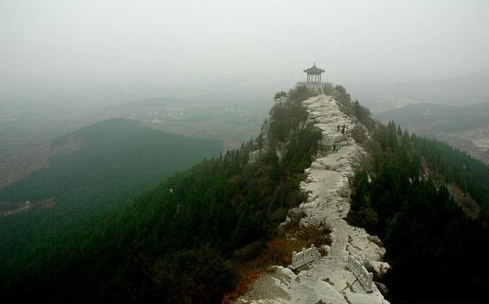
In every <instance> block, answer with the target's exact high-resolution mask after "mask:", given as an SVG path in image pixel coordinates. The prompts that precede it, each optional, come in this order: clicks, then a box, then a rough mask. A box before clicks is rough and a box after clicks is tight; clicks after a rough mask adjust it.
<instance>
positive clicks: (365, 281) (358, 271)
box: [347, 254, 373, 292]
mask: <svg viewBox="0 0 489 304" xmlns="http://www.w3.org/2000/svg"><path fill="white" fill-rule="evenodd" d="M347 267H348V269H350V270H351V272H353V274H354V275H355V276H356V277H357V279H358V281H359V282H360V285H362V287H363V289H364V290H365V291H366V292H372V291H373V289H372V284H373V274H372V273H371V272H368V271H367V269H366V268H365V267H364V266H363V265H362V264H361V263H360V262H359V261H358V260H357V259H355V257H353V255H351V254H350V255H348V264H347Z"/></svg>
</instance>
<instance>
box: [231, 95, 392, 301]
mask: <svg viewBox="0 0 489 304" xmlns="http://www.w3.org/2000/svg"><path fill="white" fill-rule="evenodd" d="M303 105H304V106H305V107H306V109H307V111H308V114H309V115H308V121H309V122H312V123H313V124H314V125H315V126H316V127H317V128H319V129H320V130H321V132H322V139H321V142H320V146H321V149H320V150H321V151H320V152H319V155H318V157H317V159H316V160H315V161H314V162H313V163H312V164H311V166H310V167H309V168H308V169H306V170H305V173H306V174H307V178H306V180H305V181H303V182H302V183H301V189H302V191H303V192H304V193H305V194H307V200H306V202H305V203H303V204H301V205H300V206H299V207H297V208H294V209H292V210H290V212H289V217H288V218H287V220H286V222H287V221H290V220H291V217H293V215H294V214H301V216H302V218H301V219H300V224H301V225H304V226H311V225H312V226H320V225H324V226H327V227H329V228H330V229H331V231H332V232H331V238H332V244H331V248H330V250H329V254H328V255H326V256H323V257H322V258H321V260H319V261H316V262H314V263H313V264H312V265H311V266H310V267H309V268H308V269H303V270H301V271H300V272H298V273H294V272H293V271H292V270H290V269H289V268H285V267H282V266H275V267H274V268H275V271H273V272H270V273H265V274H262V275H261V276H260V277H259V278H258V279H257V281H256V282H255V283H253V284H252V286H251V288H250V290H249V291H248V292H247V293H246V294H244V295H243V296H241V297H240V298H239V299H238V300H237V301H236V303H250V304H251V303H256V304H258V303H263V304H268V303H269V304H279V303H305V304H306V303H307V304H316V303H335V304H336V303H341V304H343V303H344V304H347V303H349V304H361V303H369V304H374V303H388V302H387V301H386V300H385V299H384V297H383V295H382V294H381V292H380V291H379V289H378V288H377V286H375V284H374V286H373V292H371V293H366V292H365V291H364V289H363V288H362V286H361V285H360V283H359V281H358V280H357V279H356V277H355V275H354V274H353V273H352V272H351V271H350V270H349V269H347V268H346V264H347V259H348V255H349V254H352V255H353V256H354V257H355V258H356V259H357V260H360V261H362V262H363V264H364V266H365V267H366V268H367V269H368V270H369V271H372V272H374V275H377V276H378V275H382V274H384V273H385V272H386V271H387V269H388V268H389V265H388V264H387V263H385V262H382V257H383V255H384V253H385V249H384V248H383V247H382V246H381V242H380V240H379V239H378V238H377V237H375V236H370V235H369V234H368V233H367V232H366V231H365V230H364V229H363V228H358V227H353V226H351V225H349V224H348V223H347V222H346V221H345V218H346V216H347V214H348V211H349V208H350V203H349V197H350V186H349V178H351V177H353V174H354V168H355V166H356V165H357V164H358V162H359V161H360V160H361V159H362V157H364V156H365V155H366V152H365V151H364V150H363V148H362V147H361V146H360V145H358V144H357V143H356V142H355V140H353V138H351V137H350V136H349V134H351V131H352V129H353V128H354V127H355V125H356V124H357V122H356V120H355V119H353V118H351V117H349V116H347V115H346V114H344V113H343V112H342V111H341V110H340V107H339V106H338V103H337V101H336V100H335V99H334V98H333V97H331V96H326V95H323V94H321V95H319V96H313V97H311V98H309V99H307V100H305V101H303ZM343 125H344V126H345V132H344V134H343V132H342V130H341V129H342V127H343ZM338 126H340V130H338ZM333 145H336V147H339V148H335V149H334V150H335V151H334V152H333V148H332V147H333Z"/></svg>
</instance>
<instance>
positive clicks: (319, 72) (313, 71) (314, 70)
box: [304, 64, 324, 75]
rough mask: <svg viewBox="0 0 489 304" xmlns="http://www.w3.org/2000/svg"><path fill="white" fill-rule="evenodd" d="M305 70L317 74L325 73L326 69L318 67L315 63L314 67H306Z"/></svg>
mask: <svg viewBox="0 0 489 304" xmlns="http://www.w3.org/2000/svg"><path fill="white" fill-rule="evenodd" d="M304 72H306V73H307V74H313V75H317V74H321V73H324V70H323V69H320V68H318V67H317V66H316V64H314V65H313V66H312V67H310V68H308V69H305V70H304Z"/></svg>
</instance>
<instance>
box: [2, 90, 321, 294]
mask: <svg viewBox="0 0 489 304" xmlns="http://www.w3.org/2000/svg"><path fill="white" fill-rule="evenodd" d="M309 96H311V92H309V91H308V90H307V89H306V88H304V87H300V88H298V89H297V90H293V91H291V92H289V94H288V98H287V100H284V102H283V104H280V105H277V106H276V107H274V109H273V110H272V112H271V117H270V121H269V123H267V124H266V126H267V127H266V128H265V129H264V131H263V133H262V134H261V136H259V137H258V138H257V139H256V140H255V141H251V142H248V143H246V144H244V145H243V147H242V148H241V149H239V150H237V151H232V152H228V153H226V154H224V155H221V156H219V157H216V158H214V159H212V160H208V161H204V162H203V163H202V164H200V165H197V166H195V167H194V168H192V169H191V170H189V171H187V172H184V173H180V174H177V175H175V176H174V177H172V178H170V179H169V180H168V182H166V183H164V184H162V185H161V186H159V187H157V188H155V189H153V190H151V191H149V192H147V193H146V194H144V195H142V196H141V197H139V198H137V199H136V200H135V201H134V202H133V203H132V204H131V205H130V206H129V207H128V208H126V209H125V210H124V211H123V212H115V213H113V214H112V215H110V216H108V217H106V219H105V220H104V222H103V223H102V224H98V225H96V226H94V227H92V228H91V229H89V230H88V231H83V233H81V234H80V235H81V237H79V238H78V239H77V240H78V242H77V243H76V245H75V244H73V246H66V245H65V244H61V245H60V246H58V245H56V246H58V247H59V250H54V251H51V252H49V253H42V252H41V253H40V254H39V255H37V256H35V257H33V260H31V261H29V262H28V263H23V262H26V261H23V260H10V261H6V262H4V263H2V264H1V266H0V267H1V271H0V273H1V274H0V276H1V277H0V294H2V295H3V296H4V297H6V298H12V299H19V298H20V299H22V300H29V301H34V300H36V301H37V300H42V301H47V302H53V303H57V302H63V303H65V302H72V303H73V302H75V303H76V302H79V303H86V302H91V303H93V302H104V303H107V302H121V301H129V302H140V303H148V302H152V301H154V302H158V303H161V302H167V303H217V302H219V301H220V300H221V298H222V296H223V294H224V293H225V292H229V291H231V290H232V289H233V288H234V287H235V284H236V283H237V280H238V279H239V278H241V275H240V273H239V271H238V270H237V269H236V266H239V265H240V264H242V263H248V262H250V261H253V260H256V259H257V257H259V255H260V253H261V252H262V251H263V249H262V248H263V247H265V246H264V245H265V243H266V242H267V240H268V239H269V238H270V236H271V235H272V234H273V233H274V230H275V228H276V227H277V225H278V224H279V223H280V222H282V221H283V220H284V219H285V216H286V213H287V210H288V208H289V207H291V206H296V205H298V204H299V203H300V202H301V200H302V194H301V193H300V190H299V181H300V180H301V178H302V174H303V171H304V169H305V168H306V167H307V166H308V165H309V164H310V162H311V159H312V157H313V156H314V155H315V152H316V149H317V143H318V140H319V138H320V134H319V133H318V132H317V131H316V130H315V129H314V128H313V127H312V126H310V125H307V124H305V123H304V122H305V119H306V118H307V113H306V112H305V109H304V108H303V107H302V105H301V101H302V100H304V99H306V98H308V97H309ZM284 146H285V147H286V149H285V150H282V152H283V156H282V157H281V158H280V160H279V157H278V156H277V154H276V150H277V149H280V147H281V148H282V149H283V147H284ZM258 150H260V151H262V152H261V153H260V154H261V155H260V157H259V158H258V159H257V160H256V161H255V162H249V154H250V152H251V151H258ZM53 245H54V244H53ZM238 249H239V250H238ZM262 263H266V261H264V262H262ZM59 286H63V288H62V289H61V290H60V289H59Z"/></svg>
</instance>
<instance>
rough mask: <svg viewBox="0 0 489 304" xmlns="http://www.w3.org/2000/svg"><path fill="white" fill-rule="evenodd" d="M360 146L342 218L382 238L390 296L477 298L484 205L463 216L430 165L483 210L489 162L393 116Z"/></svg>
mask: <svg viewBox="0 0 489 304" xmlns="http://www.w3.org/2000/svg"><path fill="white" fill-rule="evenodd" d="M366 146H367V148H368V151H369V152H370V155H371V158H370V161H369V162H368V163H366V164H365V165H364V167H363V170H361V171H359V172H358V173H357V174H356V175H355V178H354V180H353V182H352V190H353V193H352V202H351V211H350V213H349V215H348V219H349V221H350V222H351V223H353V224H356V225H359V226H362V227H365V228H366V229H367V230H368V231H369V232H370V233H372V234H376V235H379V236H380V237H381V239H382V240H383V241H384V245H385V247H386V249H387V253H386V256H385V257H386V260H387V262H388V263H389V264H390V265H391V266H392V268H391V270H390V271H389V272H388V273H387V276H386V277H385V278H384V283H385V284H386V285H387V287H388V288H389V294H388V297H389V298H390V299H391V300H392V301H399V300H406V299H411V300H412V299H417V300H426V299H433V300H435V299H436V300H440V299H451V300H454V299H460V300H467V299H483V298H484V297H485V293H486V290H487V288H488V287H489V277H488V275H487V273H488V270H489V269H488V267H487V264H486V263H479V262H478V261H482V260H484V257H486V256H487V255H488V254H489V250H488V249H487V248H488V247H487V246H486V245H485V244H488V243H489V230H488V228H487V223H488V222H487V219H488V218H487V213H486V211H483V212H482V213H481V215H480V217H479V218H478V219H475V220H472V219H470V218H468V217H467V216H466V215H465V214H464V212H463V211H462V210H461V209H460V208H459V207H458V206H457V204H456V203H455V201H454V199H453V198H452V196H451V195H450V193H449V191H448V189H447V187H446V185H442V186H440V187H437V186H436V184H435V182H434V180H433V178H432V176H431V173H432V172H437V173H441V174H443V175H444V176H445V178H446V181H447V182H450V183H451V182H455V183H456V184H457V185H459V187H460V188H461V189H463V190H464V191H466V192H467V194H470V195H472V196H473V197H474V199H475V200H476V202H477V203H479V204H480V205H482V206H483V207H484V208H485V209H486V210H487V203H488V201H487V193H488V192H487V191H488V190H489V189H488V188H489V183H488V181H489V179H488V175H487V174H488V172H489V168H488V167H487V166H486V165H484V164H483V163H481V162H480V161H477V160H475V159H473V158H472V157H470V156H469V155H467V154H466V153H465V152H461V151H459V150H456V149H454V148H451V147H449V146H448V145H446V144H443V143H440V142H437V141H433V140H428V139H424V138H418V137H416V136H415V135H409V134H408V133H407V132H402V131H401V129H400V128H399V127H396V125H395V124H394V123H389V124H388V125H387V126H382V127H379V128H377V129H376V130H375V132H374V136H373V139H372V140H371V141H369V142H367V143H366ZM469 183H470V184H469Z"/></svg>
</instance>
